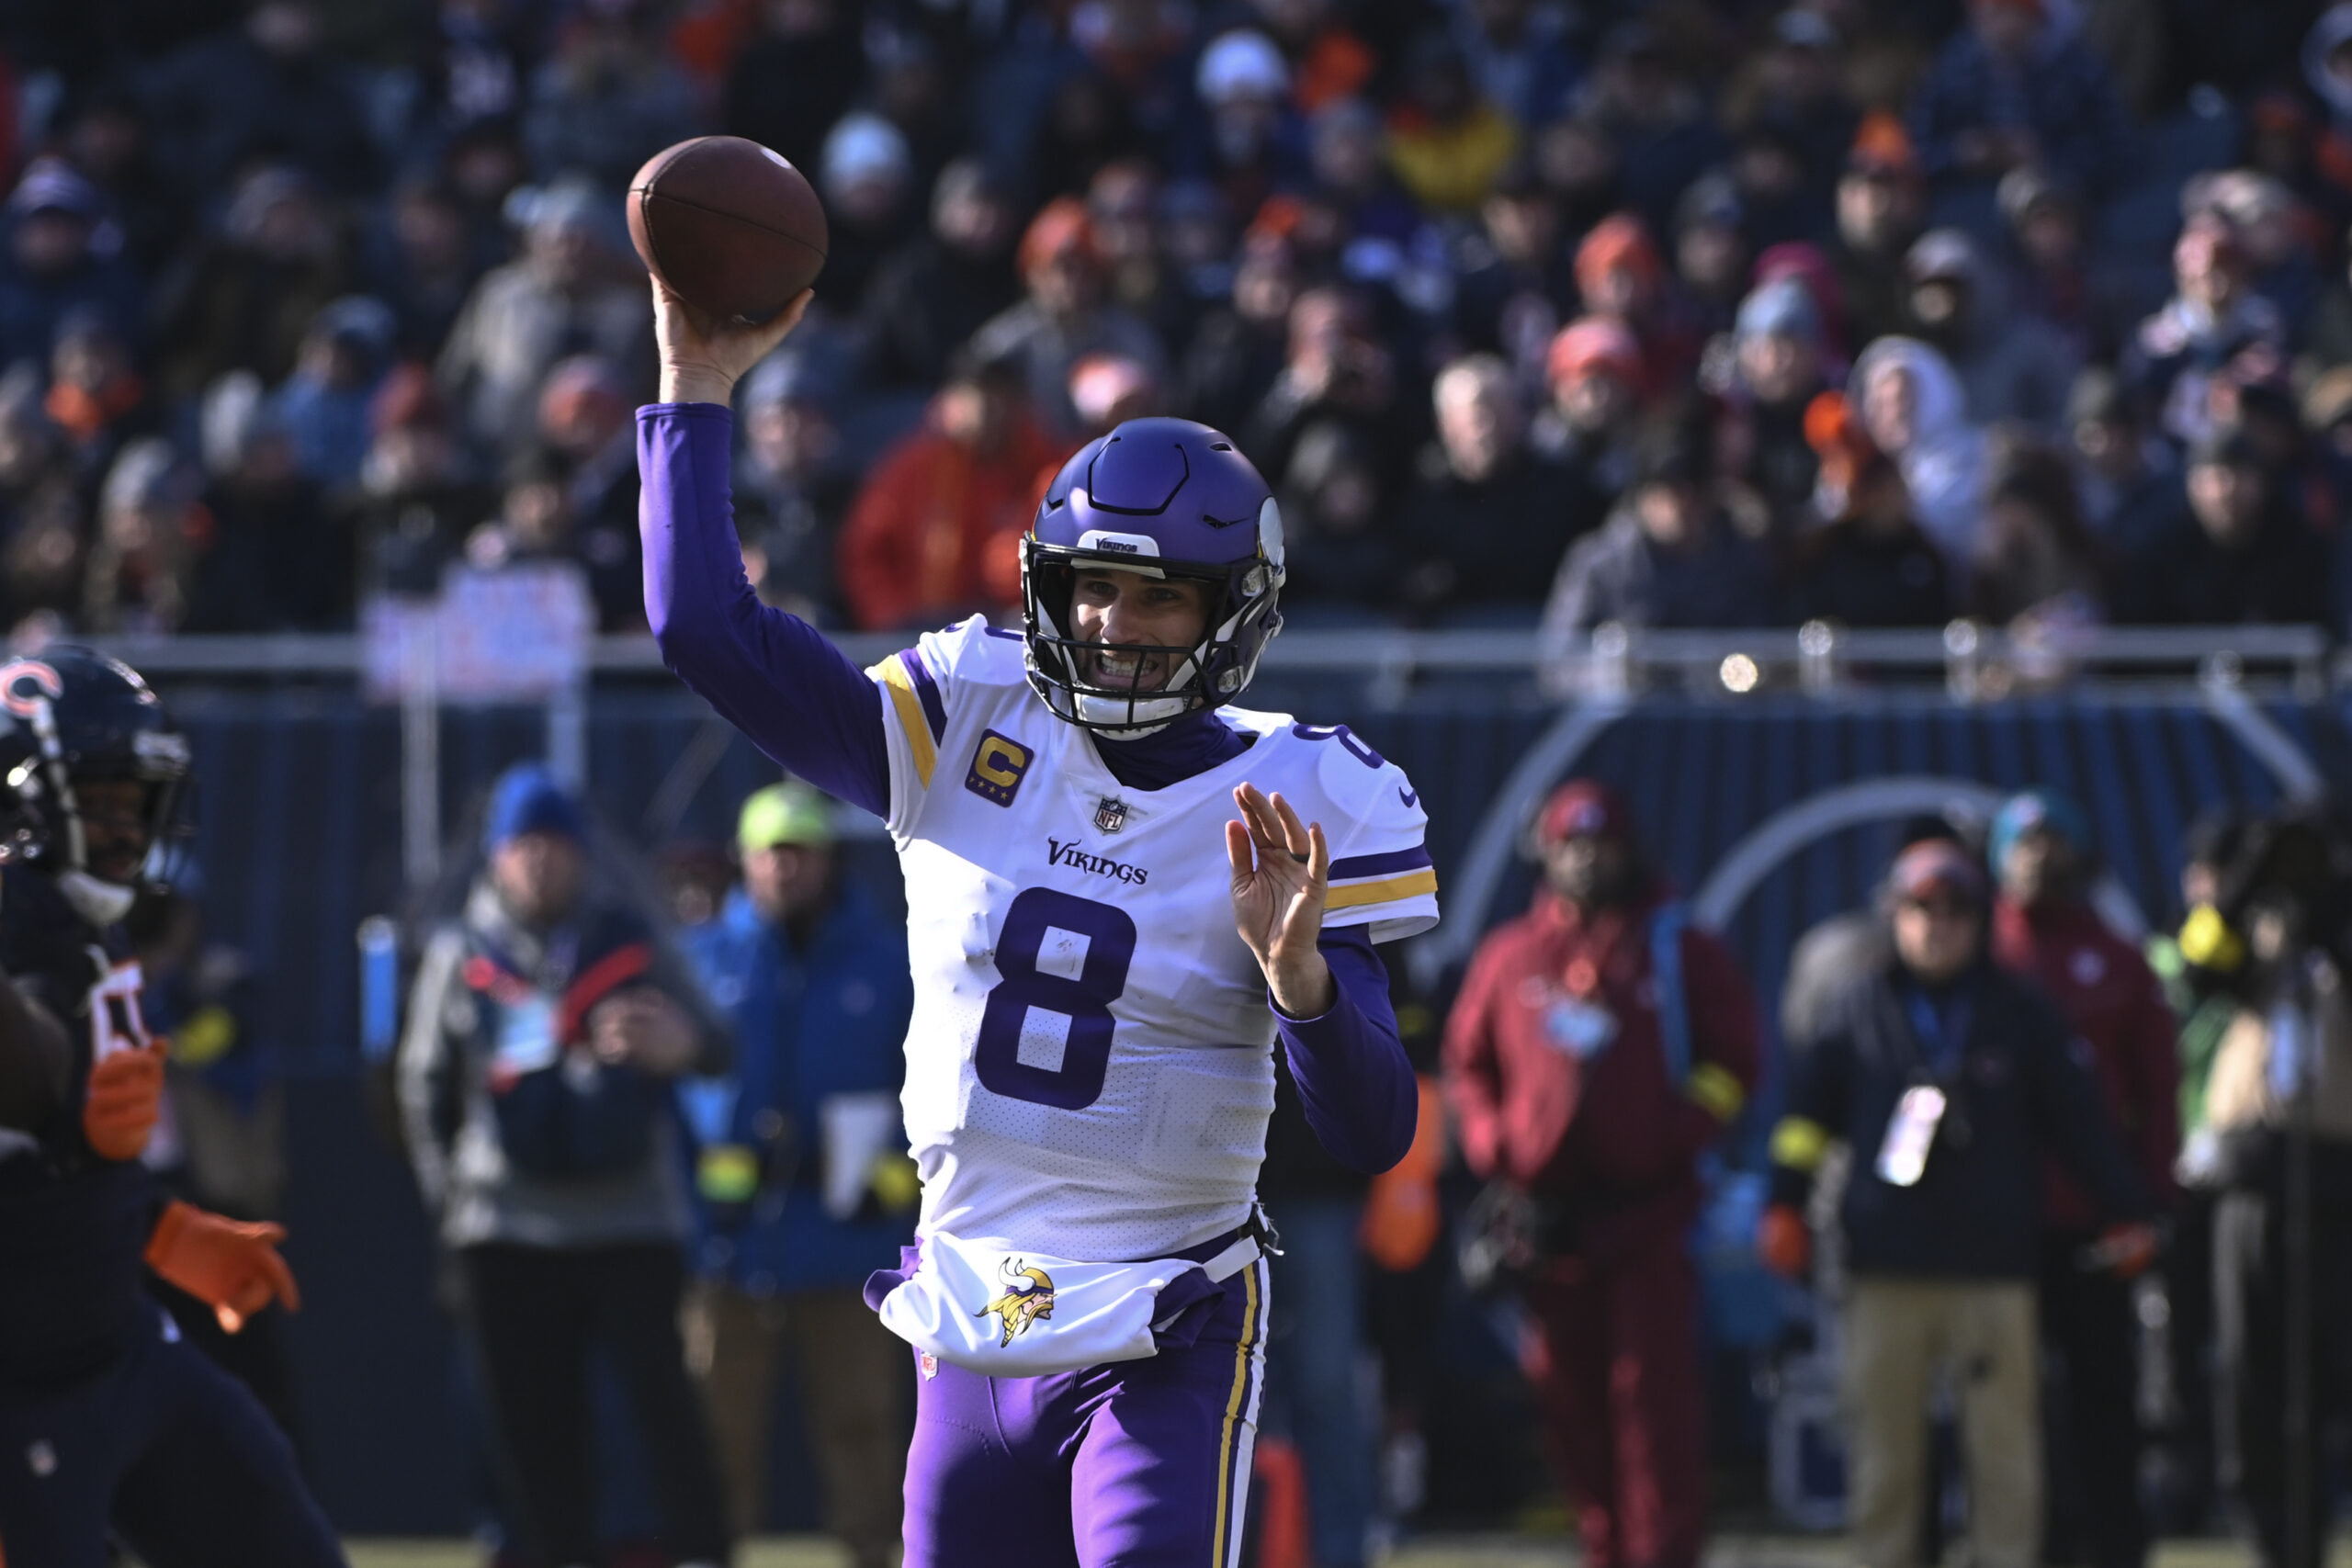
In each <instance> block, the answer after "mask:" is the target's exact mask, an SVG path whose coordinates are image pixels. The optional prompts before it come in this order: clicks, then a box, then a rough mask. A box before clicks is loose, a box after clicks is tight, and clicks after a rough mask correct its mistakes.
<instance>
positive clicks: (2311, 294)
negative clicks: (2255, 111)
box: [2180, 169, 2321, 342]
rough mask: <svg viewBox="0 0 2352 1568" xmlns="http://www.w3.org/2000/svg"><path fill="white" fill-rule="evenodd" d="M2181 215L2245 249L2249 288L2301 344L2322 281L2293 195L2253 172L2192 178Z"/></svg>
mask: <svg viewBox="0 0 2352 1568" xmlns="http://www.w3.org/2000/svg"><path fill="white" fill-rule="evenodd" d="M2180 211H2181V217H2182V219H2183V220H2185V221H2187V222H2190V223H2194V222H2196V221H2197V220H2199V219H2200V218H2205V217H2208V216H2211V217H2213V218H2218V219H2219V220H2221V221H2222V223H2223V224H2225V225H2227V226H2228V228H2229V231H2230V232H2231V233H2233V234H2234V235H2236V236H2237V240H2238V243H2239V244H2240V245H2241V246H2243V247H2244V248H2245V270H2246V284H2247V287H2248V288H2251V289H2252V290H2253V291H2254V292H2255V293H2256V294H2258V295H2260V296H2262V298H2264V299H2267V300H2269V301H2270V303H2271V305H2272V306H2273V308H2275V309H2276V310H2278V316H2279V319H2280V320H2281V321H2284V322H2285V323H2286V333H2287V337H2288V339H2289V341H2290V342H2293V341H2298V340H2300V339H2301V337H2302V335H2303V333H2304V330H2305V328H2306V327H2307V326H2308V324H2309V322H2310V321H2311V316H2312V309H2313V308H2314V307H2315V306H2316V305H2317V304H2318V302H2319V294H2320V287H2321V280H2320V273H2319V265H2318V263H2317V261H2316V260H2315V259H2314V258H2313V256H2312V238H2313V236H2312V224H2311V220H2310V216H2309V215H2308V214H2306V213H2304V212H2303V211H2301V209H2300V208H2299V207H2298V205H2297V202H2296V199H2295V195H2294V193H2293V192H2292V191H2290V190H2289V189H2288V188H2287V187H2286V186H2284V185H2281V184H2280V183H2279V182H2278V181H2277V180H2275V179H2272V178H2271V177H2270V176H2269V175H2265V174H2260V173H2257V172H2256V171H2255V170H2252V169H2223V170H2222V171H2220V172H2218V173H2205V174H2198V175H2190V176H2189V178H2188V183H2187V184H2185V185H2183V186H2181V188H2180Z"/></svg>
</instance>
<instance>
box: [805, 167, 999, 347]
mask: <svg viewBox="0 0 2352 1568" xmlns="http://www.w3.org/2000/svg"><path fill="white" fill-rule="evenodd" d="M1016 232H1017V224H1016V220H1015V217H1014V214H1013V209H1012V197H1011V196H1010V195H1009V194H1008V193H1007V191H1006V189H1005V186H1004V183H1003V181H1002V180H1001V179H1000V178H998V177H997V176H996V175H993V174H991V173H989V169H988V167H987V165H986V164H982V163H981V162H980V161H979V160H978V159H977V158H958V159H956V161H955V162H954V163H952V164H948V165H947V167H946V168H944V169H943V170H941V171H940V175H939V182H938V184H937V185H936V186H933V189H932V193H931V229H930V231H929V232H928V233H926V234H924V235H922V236H920V237H918V238H916V239H912V240H910V241H908V242H906V243H904V244H902V245H901V246H900V247H899V249H898V250H897V251H896V252H894V253H893V254H891V255H890V256H888V258H886V259H885V260H884V261H883V262H882V264H881V265H880V266H879V267H878V268H877V269H876V276H875V278H874V281H873V283H872V285H871V286H870V287H869V288H867V290H866V293H865V317H864V321H863V327H864V331H865V341H866V344H867V349H866V361H865V374H866V377H867V378H868V379H869V380H870V381H871V382H872V383H873V384H874V385H876V386H877V387H888V388H917V387H919V388H922V389H926V390H928V389H930V388H932V387H933V386H936V385H937V384H938V381H939V378H940V377H942V376H944V375H945V374H946V372H947V364H948V361H949V360H951V359H952V358H954V357H955V355H956V350H957V349H958V348H960V347H961V346H963V344H964V342H965V340H967V338H969V337H970V336H971V335H972V334H973V333H976V332H978V330H979V329H980V325H981V323H982V322H984V321H988V320H989V318H990V317H991V316H994V315H996V314H997V313H998V312H999V311H1001V310H1005V309H1007V308H1009V307H1010V306H1011V305H1012V302H1013V301H1014V300H1015V299H1019V298H1020V295H1021V286H1020V282H1019V280H1018V279H1017V278H1016V277H1015V276H1013V270H1012V245H1013V241H1014V239H1015V237H1016ZM827 293H828V294H829V295H830V293H831V285H830V284H828V285H827Z"/></svg>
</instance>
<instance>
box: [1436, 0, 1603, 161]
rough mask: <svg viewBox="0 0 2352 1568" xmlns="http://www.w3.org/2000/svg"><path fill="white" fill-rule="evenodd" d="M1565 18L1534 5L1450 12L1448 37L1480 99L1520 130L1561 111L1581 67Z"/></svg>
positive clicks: (1504, 1) (1514, 2)
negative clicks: (1460, 54) (1454, 43)
mask: <svg viewBox="0 0 2352 1568" xmlns="http://www.w3.org/2000/svg"><path fill="white" fill-rule="evenodd" d="M1569 30H1570V23H1569V20H1568V17H1566V15H1565V14H1564V13H1563V12H1562V11H1561V10H1560V9H1559V8H1557V7H1555V6H1544V5H1538V4H1535V3H1534V0H1478V3H1477V4H1476V5H1469V6H1458V7H1454V8H1453V36H1454V37H1455V39H1457V40H1458V41H1459V42H1460V43H1461V45H1462V50H1463V53H1464V57H1465V58H1466V59H1467V60H1468V61H1469V63H1470V73H1471V77H1472V79H1473V80H1474V81H1475V82H1476V84H1477V87H1478V92H1479V95H1480V96H1482V97H1484V98H1486V99H1487V101H1488V102H1489V103H1492V104H1493V105H1495V107H1498V108H1499V109H1501V110H1502V111H1503V112H1504V113H1505V114H1508V115H1510V118H1512V119H1513V120H1514V121H1516V122H1517V123H1518V124H1519V126H1520V127H1521V129H1522V130H1524V129H1526V128H1528V127H1530V126H1537V125H1542V124H1543V123H1544V121H1545V120H1548V119H1550V118H1553V117H1554V116H1555V115H1558V114H1561V113H1563V112H1564V111H1566V108H1567V107H1568V104H1569V98H1570V95H1571V94H1572V93H1573V92H1574V90H1575V88H1576V85H1577V76H1578V75H1579V74H1580V73H1581V66H1580V64H1579V62H1578V61H1577V56H1576V51H1575V49H1574V48H1573V47H1572V46H1571V44H1570V42H1569V38H1568V34H1569Z"/></svg>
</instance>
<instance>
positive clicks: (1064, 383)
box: [970, 197, 1167, 437]
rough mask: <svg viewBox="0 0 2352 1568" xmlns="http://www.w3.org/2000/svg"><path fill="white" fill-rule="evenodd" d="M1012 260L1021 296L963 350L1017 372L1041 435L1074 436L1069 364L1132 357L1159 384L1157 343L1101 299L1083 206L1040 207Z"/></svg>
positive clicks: (1066, 201)
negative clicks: (1023, 288) (1018, 270)
mask: <svg viewBox="0 0 2352 1568" xmlns="http://www.w3.org/2000/svg"><path fill="white" fill-rule="evenodd" d="M1020 261H1021V277H1022V281H1023V284H1024V285H1025V286H1026V288H1027V289H1028V298H1027V299H1024V300H1023V301H1022V302H1021V303H1020V304H1018V305H1014V306H1012V307H1011V308H1010V309H1008V310H1003V311H1002V312H1001V313H999V314H998V315H996V316H995V317H993V318H991V319H990V320H989V321H988V322H987V323H986V324H985V325H983V326H982V327H981V328H980V330H979V331H978V333H975V334H973V337H972V341H971V344H970V349H971V353H972V354H973V355H975V356H976V357H978V359H980V360H982V361H985V362H989V363H998V362H1003V363H1009V364H1012V366H1014V367H1017V368H1018V370H1019V371H1020V373H1021V375H1022V377H1023V380H1024V382H1025V384H1026V389H1027V391H1028V395H1029V401H1030V406H1031V407H1032V408H1033V409H1035V412H1036V417H1037V419H1038V421H1039V423H1041V424H1043V425H1044V427H1045V428H1046V431H1047V432H1048V433H1049V434H1053V435H1056V436H1063V437H1066V436H1069V435H1073V434H1076V432H1077V430H1078V414H1077V411H1076V410H1074V409H1072V408H1071V407H1070V404H1069V372H1070V367H1072V366H1073V365H1075V364H1077V363H1078V362H1079V361H1080V359H1082V358H1084V357H1085V356H1086V355H1090V354H1113V355H1119V356H1120V357H1122V358H1125V359H1132V360H1134V361H1136V363H1137V364H1139V365H1142V366H1144V367H1146V368H1147V369H1148V370H1149V371H1150V372H1151V374H1152V378H1153V379H1154V380H1156V381H1162V382H1164V381H1165V379H1166V375H1167V371H1166V365H1167V361H1166V358H1165V356H1164V355H1163V354H1162V353H1161V351H1160V346H1159V339H1158V338H1157V337H1155V336H1154V335H1153V334H1152V331H1151V329H1150V328H1149V327H1148V326H1147V325H1145V324H1144V323H1143V322H1142V321H1137V320H1136V318H1135V317H1134V316H1132V315H1130V314H1128V313H1127V312H1126V311H1125V310H1122V309H1121V308H1119V307H1118V306H1116V305H1114V304H1111V303H1109V302H1108V301H1107V300H1105V299H1104V298H1103V288H1104V280H1103V263H1102V254H1101V252H1100V251H1099V250H1098V249H1097V247H1096V245H1095V243H1094V225H1093V220H1091V219H1090V218H1088V217H1087V215H1086V207H1085V204H1084V203H1082V202H1080V201H1079V200H1077V199H1076V198H1075V197H1061V198H1059V199H1057V200H1055V201H1052V202H1049V203H1047V204H1046V209H1045V210H1043V211H1042V212H1040V213H1038V214H1037V216H1036V217H1035V219H1033V220H1031V221H1030V224H1029V231H1028V232H1027V233H1025V234H1023V236H1022V239H1021V254H1020Z"/></svg>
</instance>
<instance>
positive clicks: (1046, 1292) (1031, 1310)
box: [972, 1258, 1054, 1350]
mask: <svg viewBox="0 0 2352 1568" xmlns="http://www.w3.org/2000/svg"><path fill="white" fill-rule="evenodd" d="M1026 1261H1027V1260H1026V1259H1025V1258H1006V1259H1005V1260H1004V1265H1003V1268H1002V1269H1001V1270H999V1271H1000V1272H1001V1274H1002V1275H1003V1276H1004V1294H1002V1295H1001V1296H999V1297H997V1298H996V1300H994V1301H992V1302H990V1303H989V1304H988V1305H986V1306H984V1307H982V1308H981V1309H980V1310H979V1311H978V1312H976V1313H974V1314H972V1315H973V1316H974V1317H986V1316H988V1315H989V1314H990V1313H994V1314H996V1315H997V1316H998V1317H999V1318H1001V1320H1002V1321H1003V1323H1004V1337H1003V1338H1001V1339H1000V1340H998V1341H997V1342H996V1343H997V1348H999V1349H1000V1350H1001V1349H1002V1348H1004V1347H1006V1346H1007V1345H1010V1344H1012V1337H1013V1336H1014V1335H1016V1334H1025V1333H1027V1332H1028V1329H1029V1325H1031V1324H1033V1323H1035V1322H1036V1321H1037V1319H1039V1318H1041V1317H1051V1316H1053V1315H1054V1281H1053V1279H1052V1277H1051V1276H1050V1275H1048V1274H1047V1273H1046V1271H1045V1270H1044V1269H1029V1268H1024V1267H1023V1264H1024V1263H1025V1262H1026Z"/></svg>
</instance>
